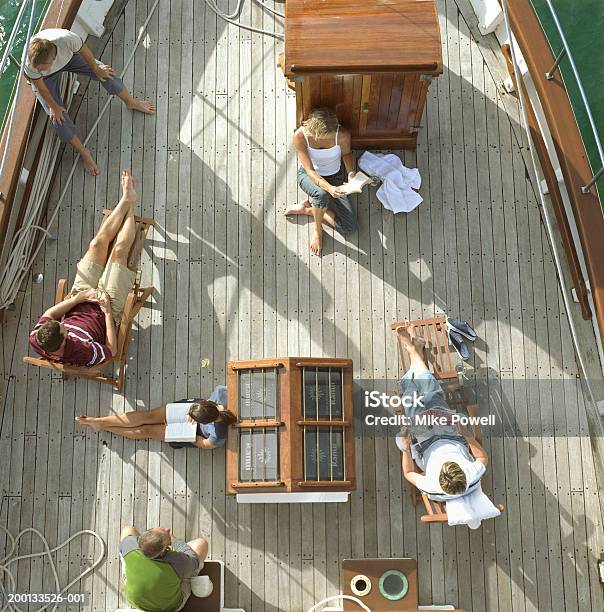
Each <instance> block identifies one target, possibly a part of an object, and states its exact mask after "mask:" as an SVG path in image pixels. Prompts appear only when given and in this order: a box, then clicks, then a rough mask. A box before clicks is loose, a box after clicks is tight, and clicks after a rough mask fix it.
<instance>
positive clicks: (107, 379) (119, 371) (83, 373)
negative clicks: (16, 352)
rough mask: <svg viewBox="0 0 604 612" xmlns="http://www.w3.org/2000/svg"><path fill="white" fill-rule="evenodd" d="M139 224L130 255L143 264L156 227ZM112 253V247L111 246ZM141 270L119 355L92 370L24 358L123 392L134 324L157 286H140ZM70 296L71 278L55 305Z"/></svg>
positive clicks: (139, 220) (125, 315) (139, 219)
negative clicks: (111, 370)
mask: <svg viewBox="0 0 604 612" xmlns="http://www.w3.org/2000/svg"><path fill="white" fill-rule="evenodd" d="M109 214H111V211H110V210H104V211H103V217H104V218H106V217H107V216H108V215H109ZM134 219H135V221H136V238H135V239H134V242H133V244H132V249H131V250H130V253H129V255H128V261H129V262H131V263H134V262H135V263H136V265H137V266H138V265H139V264H140V257H141V253H142V251H143V247H144V245H145V240H146V239H147V233H148V231H149V228H150V227H151V226H154V225H155V221H154V220H153V219H148V218H145V217H134ZM110 250H111V247H110ZM140 276H141V271H140V269H137V273H136V279H135V281H134V286H133V287H132V290H131V291H130V293H129V294H128V297H127V298H126V304H125V305H124V312H123V315H122V320H121V322H120V325H119V328H118V330H117V353H116V355H114V357H113V359H111V360H109V361H105V362H104V363H101V364H99V365H97V366H92V367H90V368H86V367H79V366H71V365H67V364H63V363H57V362H55V361H50V360H49V359H46V358H44V357H29V356H27V357H23V361H24V362H25V363H27V364H30V365H34V366H38V367H41V368H48V369H49V370H55V371H56V372H61V374H62V375H63V378H65V379H66V378H69V377H72V376H73V377H75V378H88V379H90V380H96V381H98V382H101V383H105V384H108V385H113V387H114V388H115V389H116V390H117V391H121V390H122V389H123V387H124V378H125V374H126V357H127V355H128V348H129V344H130V338H131V333H132V323H133V322H134V319H135V317H136V315H137V314H138V312H139V310H140V309H141V308H142V307H143V305H144V304H145V302H146V301H147V299H148V298H149V296H150V295H151V293H152V292H153V287H152V286H151V287H141V286H140ZM66 297H67V279H66V278H61V279H59V282H58V284H57V291H56V294H55V302H54V303H55V305H56V304H59V303H60V302H62V301H63V300H64V299H65V298H66ZM110 366H112V367H113V373H112V374H108V373H104V370H106V369H107V368H109V367H110Z"/></svg>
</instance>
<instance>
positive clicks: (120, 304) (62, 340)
mask: <svg viewBox="0 0 604 612" xmlns="http://www.w3.org/2000/svg"><path fill="white" fill-rule="evenodd" d="M122 192H123V194H122V198H121V200H120V201H119V203H118V204H117V206H116V207H115V208H114V209H113V211H112V212H111V214H110V215H109V216H108V217H107V218H106V219H105V221H104V223H103V224H102V225H101V228H100V230H99V231H98V232H97V234H96V236H95V237H94V238H93V239H92V242H91V243H90V246H89V247H88V250H87V251H86V253H85V255H84V257H83V258H82V259H81V261H80V262H79V263H78V267H77V270H78V271H77V274H76V277H75V281H74V284H73V287H72V288H71V292H70V294H69V296H68V297H67V298H66V299H65V300H63V301H62V302H60V303H59V304H56V305H55V306H52V307H51V308H49V309H48V310H47V311H46V312H45V313H44V314H43V315H42V316H41V317H40V319H39V320H38V322H37V324H36V326H35V327H34V329H33V331H32V332H31V333H30V335H29V344H30V346H31V347H32V349H33V350H34V351H35V352H36V353H38V354H39V355H42V357H45V358H46V359H49V360H51V361H56V362H59V363H66V364H69V365H74V366H85V367H92V366H96V365H99V364H101V363H103V362H105V361H108V360H110V359H111V358H112V357H113V356H114V355H115V354H116V352H117V326H118V325H119V323H120V321H121V318H122V313H123V310H124V306H125V304H126V298H127V297H128V293H129V292H130V290H131V289H132V286H133V284H134V281H135V278H136V271H135V270H132V269H130V268H129V267H128V255H129V253H130V250H131V247H132V245H133V243H134V240H135V238H136V224H135V219H134V212H133V206H134V203H135V202H136V200H137V199H138V196H137V193H136V190H135V186H134V179H133V178H132V176H131V175H130V173H129V172H127V171H124V172H123V173H122ZM112 243H113V247H112V249H111V252H109V247H110V246H111V244H112Z"/></svg>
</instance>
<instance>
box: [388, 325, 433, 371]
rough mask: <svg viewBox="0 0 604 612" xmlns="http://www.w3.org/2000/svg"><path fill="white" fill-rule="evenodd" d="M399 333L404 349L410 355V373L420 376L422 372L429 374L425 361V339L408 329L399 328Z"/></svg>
mask: <svg viewBox="0 0 604 612" xmlns="http://www.w3.org/2000/svg"><path fill="white" fill-rule="evenodd" d="M396 331H397V333H398V334H399V336H400V337H401V343H402V345H403V348H404V349H405V350H406V351H407V354H408V355H409V361H410V367H409V372H413V373H414V374H419V373H420V372H429V369H428V365H427V364H426V361H425V359H424V345H425V344H426V341H425V340H424V338H420V337H418V336H416V335H415V334H414V333H411V332H410V331H409V329H408V328H406V327H399V328H397V330H396Z"/></svg>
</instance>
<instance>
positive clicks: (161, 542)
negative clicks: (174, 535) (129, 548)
mask: <svg viewBox="0 0 604 612" xmlns="http://www.w3.org/2000/svg"><path fill="white" fill-rule="evenodd" d="M168 539H169V538H168V536H167V534H166V533H165V532H162V531H155V530H154V529H149V530H147V531H145V533H143V534H142V535H141V536H139V538H138V547H139V548H140V549H141V552H142V553H143V555H145V557H148V558H149V559H157V557H159V556H160V555H161V554H162V553H163V552H164V551H165V550H166V548H168V546H169V545H170V542H169V541H168V542H167V541H166V540H168Z"/></svg>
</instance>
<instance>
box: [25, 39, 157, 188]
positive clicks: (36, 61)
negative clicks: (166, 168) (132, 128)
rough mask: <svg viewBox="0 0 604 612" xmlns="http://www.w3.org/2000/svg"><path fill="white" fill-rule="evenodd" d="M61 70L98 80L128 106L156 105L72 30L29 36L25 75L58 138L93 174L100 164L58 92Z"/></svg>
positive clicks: (147, 108)
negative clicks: (132, 91)
mask: <svg viewBox="0 0 604 612" xmlns="http://www.w3.org/2000/svg"><path fill="white" fill-rule="evenodd" d="M63 72H73V73H75V74H81V75H84V76H87V77H90V78H91V79H93V80H94V81H100V82H101V85H102V86H103V87H104V88H105V89H106V90H107V93H109V94H112V95H116V96H117V97H118V98H120V99H121V100H122V101H123V102H124V104H125V105H126V106H127V107H128V108H129V109H131V110H136V111H140V112H142V113H147V114H153V113H155V106H154V105H153V104H152V103H151V102H148V101H146V100H139V99H138V98H134V97H133V96H132V95H131V94H130V93H129V92H128V90H127V89H126V87H124V83H123V82H122V80H121V79H120V78H119V77H118V76H115V72H114V70H113V68H111V66H107V65H106V64H103V63H101V62H99V61H98V60H97V59H95V57H94V56H93V55H92V52H91V51H90V49H89V48H88V47H87V46H86V44H84V41H83V40H82V39H81V38H80V36H78V35H77V34H75V33H74V32H70V31H69V30H63V29H60V28H51V29H48V30H42V31H40V32H38V34H36V35H35V36H32V38H31V40H30V43H29V49H28V52H27V61H26V64H25V68H24V74H25V77H26V79H27V80H28V81H29V83H30V84H31V87H32V90H33V91H34V93H35V94H36V97H37V98H38V101H39V102H40V104H41V105H42V107H43V108H44V110H45V111H46V114H47V115H48V116H49V117H50V120H51V122H52V125H53V126H54V128H55V129H56V131H57V134H58V136H59V139H60V141H61V142H63V143H66V142H68V143H70V144H71V145H72V146H73V148H74V149H75V150H76V151H77V152H78V153H79V154H80V156H81V158H82V162H83V163H84V168H85V170H86V172H88V174H90V175H91V176H96V175H98V174H99V168H98V166H97V165H96V162H95V161H94V159H93V157H92V155H91V153H90V151H89V150H88V149H87V148H86V147H85V146H84V145H83V144H82V141H81V140H80V139H79V138H78V136H77V134H76V126H75V124H74V122H73V120H72V118H71V117H70V116H69V114H68V113H67V109H66V108H65V107H64V106H63V105H64V102H63V100H62V99H61V95H60V93H59V85H60V77H61V73H63Z"/></svg>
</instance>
